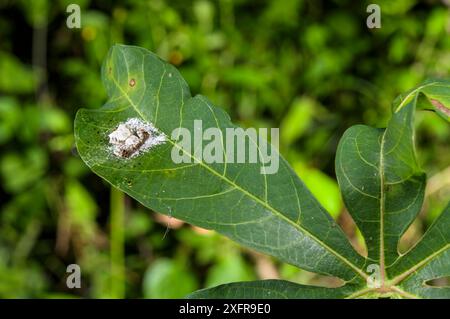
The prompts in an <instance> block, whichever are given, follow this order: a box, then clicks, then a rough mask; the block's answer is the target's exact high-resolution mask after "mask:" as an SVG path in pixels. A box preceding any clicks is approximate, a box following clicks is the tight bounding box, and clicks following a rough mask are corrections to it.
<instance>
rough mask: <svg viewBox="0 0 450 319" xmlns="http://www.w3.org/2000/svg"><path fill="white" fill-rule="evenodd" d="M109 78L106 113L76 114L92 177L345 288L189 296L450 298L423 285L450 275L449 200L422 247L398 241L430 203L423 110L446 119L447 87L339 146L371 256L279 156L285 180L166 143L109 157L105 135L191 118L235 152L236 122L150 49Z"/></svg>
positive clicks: (410, 97) (122, 49)
mask: <svg viewBox="0 0 450 319" xmlns="http://www.w3.org/2000/svg"><path fill="white" fill-rule="evenodd" d="M102 79H103V82H104V85H105V87H106V89H107V91H108V96H109V100H108V102H107V103H106V104H105V105H104V106H103V107H102V108H100V109H96V110H81V111H79V112H78V113H77V117H76V119H75V139H76V143H77V148H78V150H79V153H80V155H81V157H82V159H83V160H84V161H85V163H86V164H87V165H88V166H89V167H90V168H91V169H92V170H93V171H94V172H95V173H96V174H98V175H100V176H101V177H103V178H104V179H106V180H107V181H108V182H110V183H111V184H112V185H113V186H115V187H117V188H119V189H120V190H122V191H124V192H125V193H127V194H129V195H130V196H131V197H133V198H135V199H136V200H138V201H139V202H140V203H142V204H143V205H145V206H147V207H149V208H151V209H153V210H155V211H158V212H162V213H165V214H170V215H173V216H175V217H177V218H180V219H183V220H186V221H188V222H189V223H192V224H195V225H198V226H201V227H204V228H207V229H213V230H215V231H217V232H219V233H221V234H224V235H226V236H228V237H230V238H231V239H233V240H235V241H237V242H239V243H241V244H243V245H245V246H248V247H250V248H253V249H255V250H258V251H261V252H264V253H267V254H270V255H272V256H275V257H277V258H279V259H281V260H283V261H284V262H288V263H290V264H293V265H296V266H298V267H301V268H304V269H307V270H310V271H315V272H319V273H321V274H325V275H330V276H336V277H339V278H341V279H342V280H344V281H345V282H346V284H345V285H343V286H342V287H339V288H335V289H330V288H320V287H313V286H301V285H296V284H292V283H288V282H285V281H269V282H264V281H259V282H244V283H235V284H229V285H225V286H219V287H218V288H212V289H207V290H202V291H200V292H197V293H195V294H194V295H193V297H231V296H232V297H253V298H260V297H269V298H270V297H279V296H283V297H300V298H312V297H322V298H327V297H328V298H331V297H356V296H364V295H367V294H384V293H389V294H391V295H395V296H397V295H398V296H401V297H414V298H416V297H447V298H450V287H447V288H433V287H431V286H427V281H430V280H433V279H438V278H441V277H446V276H449V275H450V249H449V247H450V232H449V231H448V228H449V227H450V204H449V206H447V208H446V209H445V210H444V212H443V213H442V214H441V215H440V217H439V219H438V220H437V221H436V222H435V223H434V224H433V226H432V227H431V228H430V230H429V231H428V232H427V233H426V235H425V237H424V239H423V240H421V241H420V242H419V243H418V244H417V245H416V246H414V248H413V249H411V251H409V252H408V253H406V254H404V255H402V256H400V254H399V252H398V242H399V240H400V237H401V236H402V235H403V234H404V233H405V231H406V229H407V228H408V226H410V224H411V223H412V221H413V220H414V218H415V217H416V216H417V214H418V213H419V211H420V209H421V207H422V204H423V198H424V190H425V183H426V178H425V174H424V173H423V172H422V171H421V169H420V168H419V165H418V164H417V160H416V156H415V151H414V114H415V110H416V108H418V107H421V108H424V109H432V110H434V111H436V113H438V114H440V115H441V116H442V117H443V118H444V119H445V120H447V121H449V122H450V82H445V81H438V80H436V81H429V82H425V83H423V84H422V85H420V86H419V87H418V88H416V89H414V90H412V91H410V92H408V93H407V94H406V95H405V96H401V97H400V98H399V99H398V100H397V103H394V110H393V116H392V118H391V119H390V121H389V123H388V126H387V128H386V129H375V128H371V127H368V126H363V125H358V126H353V127H351V128H350V129H349V130H347V131H346V133H345V134H344V136H343V138H342V139H341V141H340V143H339V147H338V151H337V155H336V174H337V177H338V180H339V185H340V187H341V190H342V195H343V198H344V200H345V202H346V206H347V209H348V210H349V212H350V213H351V215H352V217H353V218H354V220H355V222H356V224H357V225H358V227H359V229H361V232H362V234H363V235H364V238H365V241H366V245H367V247H368V256H367V258H363V257H362V256H360V255H358V254H357V253H356V251H355V250H354V249H353V248H352V246H351V245H350V243H349V241H348V240H346V238H345V235H344V233H343V232H342V230H341V229H340V228H339V227H338V225H337V224H336V222H335V221H334V220H333V218H332V217H331V216H330V215H329V214H328V213H327V212H326V210H325V209H324V208H323V207H322V206H321V205H320V204H319V203H318V202H317V200H316V199H315V198H314V197H313V196H312V195H311V194H310V193H309V191H308V189H307V188H306V187H305V185H304V184H303V183H302V182H301V180H300V179H299V178H298V177H297V176H296V174H295V173H294V171H293V170H292V169H291V167H290V166H289V165H288V164H287V162H286V161H285V160H284V159H283V158H281V160H280V162H281V164H280V168H279V171H278V172H277V173H275V174H273V175H272V174H271V175H265V174H261V172H260V167H259V163H233V162H231V163H230V162H227V161H226V160H225V162H224V163H213V164H210V163H205V162H204V161H202V160H201V159H199V158H196V157H195V156H196V155H195V154H194V153H191V151H190V150H188V149H183V148H182V146H180V145H178V144H177V143H176V141H174V140H172V139H170V138H169V139H168V141H167V142H168V143H167V144H165V145H162V146H159V147H157V148H155V149H154V150H151V151H150V152H147V153H144V154H141V155H139V156H138V157H136V158H133V159H129V160H124V159H122V158H117V157H113V156H111V155H110V150H109V141H108V139H106V138H105V136H107V135H108V133H109V132H111V131H113V130H114V129H115V128H116V127H117V126H118V124H119V123H121V122H124V121H125V120H126V119H128V118H134V117H139V118H140V119H141V120H143V121H146V122H148V123H153V124H154V125H155V126H156V127H157V128H158V129H159V130H161V131H162V132H164V133H165V134H166V135H167V136H171V132H172V131H173V130H175V129H176V128H178V127H183V128H187V129H189V130H190V131H191V132H192V133H193V132H194V130H195V124H194V122H195V120H198V119H201V120H202V123H203V129H205V130H206V129H208V128H217V129H220V130H221V131H222V132H223V134H221V136H222V139H223V140H222V141H221V142H222V145H227V142H226V141H225V137H226V133H225V130H226V129H227V128H232V127H235V126H234V125H233V124H232V123H231V121H230V118H229V117H228V116H227V114H226V113H225V112H224V111H223V110H222V109H220V108H218V107H215V106H214V105H213V104H212V103H211V102H210V101H208V100H207V99H206V98H205V97H203V96H200V95H196V96H195V97H192V96H191V95H190V90H189V87H188V86H187V84H186V82H185V81H184V79H183V78H182V77H181V75H180V74H179V72H178V71H177V70H176V69H175V68H174V67H173V66H172V65H170V64H168V63H167V62H164V61H162V60H160V59H159V58H158V57H157V56H155V55H154V54H152V53H151V52H149V51H147V50H145V49H142V48H139V47H132V46H120V45H116V46H114V47H113V48H112V49H111V50H110V53H109V55H108V58H107V60H106V61H105V64H104V67H103V74H102ZM130 83H133V85H130ZM173 148H180V151H182V152H184V153H185V154H186V155H187V156H190V157H191V158H192V160H193V164H176V163H175V162H174V161H173V160H172V157H171V156H172V155H171V154H172V149H173ZM235 148H236V149H235V150H234V154H236V151H237V146H235ZM223 152H225V150H223ZM270 152H275V150H274V149H272V150H271V151H270ZM225 158H226V157H225ZM370 265H372V266H373V265H376V269H379V274H378V276H379V278H378V279H376V282H374V283H371V285H373V286H370V285H369V288H367V286H368V281H369V279H370V278H369V276H368V275H367V273H366V267H368V266H370Z"/></svg>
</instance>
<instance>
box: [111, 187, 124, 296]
mask: <svg viewBox="0 0 450 319" xmlns="http://www.w3.org/2000/svg"><path fill="white" fill-rule="evenodd" d="M110 213H111V220H110V238H111V240H110V242H111V244H110V254H111V256H110V257H111V297H112V298H119V299H122V298H125V252H124V245H125V237H124V221H125V195H124V193H122V192H121V191H120V190H118V189H116V188H114V187H111V205H110Z"/></svg>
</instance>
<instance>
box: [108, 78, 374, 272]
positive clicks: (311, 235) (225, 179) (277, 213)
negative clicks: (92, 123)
mask: <svg viewBox="0 0 450 319" xmlns="http://www.w3.org/2000/svg"><path fill="white" fill-rule="evenodd" d="M127 76H128V75H127ZM110 78H111V79H112V80H113V82H114V84H115V85H116V86H117V88H118V89H119V90H120V91H121V92H122V94H123V96H124V97H125V98H126V99H127V100H128V102H129V103H130V104H131V106H132V107H133V109H134V110H135V111H136V113H138V114H139V116H140V117H141V118H142V119H143V120H144V121H147V122H148V119H147V118H146V117H145V116H144V115H143V114H142V112H141V111H140V110H139V109H138V107H137V106H136V105H135V104H134V102H133V101H132V100H131V98H130V97H129V95H128V93H127V92H126V91H125V90H124V89H123V88H122V87H121V86H120V85H119V83H118V82H117V81H116V79H115V78H114V76H113V75H110ZM190 98H192V97H190ZM167 140H168V141H169V143H171V144H172V145H173V146H174V147H177V148H178V149H179V150H181V151H182V152H183V153H185V154H186V155H188V156H189V157H191V158H192V159H193V160H195V161H196V162H197V163H199V164H200V165H201V166H202V167H204V168H206V169H207V170H209V171H210V172H211V173H213V174H214V175H216V176H217V177H219V178H221V179H223V180H224V181H226V182H227V183H229V184H230V185H232V186H233V187H235V188H236V189H238V190H239V191H241V192H242V193H244V194H245V195H247V196H248V197H250V198H252V199H253V200H255V201H256V202H258V203H259V204H260V205H262V206H263V207H266V208H267V209H269V210H271V211H272V212H273V213H274V214H275V215H277V216H278V217H280V218H282V219H284V220H285V221H287V222H288V223H290V224H291V225H293V226H294V227H295V228H297V229H298V230H300V231H302V232H303V233H304V234H306V235H307V236H309V237H310V238H312V239H313V240H315V241H316V242H318V243H320V244H321V245H322V246H323V247H324V248H325V249H327V250H328V251H329V252H330V253H332V254H333V255H335V256H336V257H337V258H339V259H340V260H342V261H343V262H344V263H345V264H347V265H348V266H349V267H350V268H352V269H353V270H354V271H355V272H356V273H357V274H358V275H359V276H361V277H362V278H363V279H365V280H367V278H368V276H367V275H366V274H365V273H364V272H363V271H362V270H361V269H360V268H358V267H357V266H355V265H354V264H353V263H352V262H351V261H349V260H348V259H347V258H345V257H344V256H342V255H341V254H339V253H337V252H336V251H335V250H334V249H332V248H331V247H329V246H328V245H326V244H325V243H323V242H322V241H321V240H319V239H318V238H317V237H316V236H314V235H313V234H311V233H310V232H309V231H308V230H306V229H305V228H303V227H301V226H300V225H299V224H296V223H295V222H293V221H292V220H290V219H289V218H287V217H286V216H284V215H283V214H282V213H281V212H280V211H278V210H277V209H275V208H274V207H272V206H270V205H268V204H267V203H265V202H264V201H262V200H261V199H260V198H258V197H257V196H255V195H253V194H252V193H249V192H248V191H246V190H245V189H243V188H241V187H240V186H239V185H237V184H236V183H234V182H233V181H231V180H230V179H228V178H227V177H225V176H223V175H221V174H219V173H218V172H217V171H215V170H214V169H212V168H210V167H209V166H207V165H205V164H204V163H203V162H202V161H199V160H198V159H197V158H196V157H194V156H193V155H192V154H190V153H189V152H186V151H185V150H184V149H183V148H180V147H179V146H178V144H177V143H175V142H174V141H172V140H171V139H170V138H168V139H167Z"/></svg>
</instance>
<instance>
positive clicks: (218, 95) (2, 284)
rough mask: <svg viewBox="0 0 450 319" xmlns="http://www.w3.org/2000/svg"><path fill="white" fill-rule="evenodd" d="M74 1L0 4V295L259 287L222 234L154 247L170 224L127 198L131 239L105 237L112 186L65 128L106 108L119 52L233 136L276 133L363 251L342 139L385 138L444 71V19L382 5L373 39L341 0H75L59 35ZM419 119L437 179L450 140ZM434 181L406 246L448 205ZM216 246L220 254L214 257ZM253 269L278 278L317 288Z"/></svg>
mask: <svg viewBox="0 0 450 319" xmlns="http://www.w3.org/2000/svg"><path fill="white" fill-rule="evenodd" d="M70 3H73V1H69V0H58V1H50V0H36V1H27V0H19V1H11V0H6V1H1V3H0V9H1V10H0V38H1V39H2V41H0V95H1V99H0V147H1V152H0V180H1V185H0V198H1V201H0V210H1V213H0V230H1V231H0V296H1V297H15V296H17V297H32V296H54V295H56V294H61V293H64V295H65V296H68V295H73V294H76V295H82V296H86V297H123V296H124V295H126V296H129V297H140V296H145V297H161V296H164V297H181V296H183V295H185V294H186V293H188V292H190V291H193V290H195V289H197V288H203V287H210V286H214V285H216V284H219V283H223V282H232V281H240V280H253V279H257V278H261V277H265V276H267V275H264V274H261V271H260V268H263V267H260V266H261V260H260V257H255V255H254V254H253V253H252V252H249V251H248V250H245V249H244V250H241V249H240V248H239V247H238V246H237V245H235V244H233V243H232V242H230V241H227V240H225V239H224V238H223V237H221V236H217V235H215V234H208V235H204V234H203V233H201V232H197V230H193V229H191V228H190V227H187V226H183V227H182V228H181V229H179V230H177V231H176V232H168V234H167V235H166V236H165V237H164V234H165V231H166V225H167V221H164V222H162V224H160V223H159V222H158V220H159V218H155V215H153V214H149V213H148V210H146V209H144V208H143V207H142V206H140V205H137V204H136V203H134V202H130V201H128V200H127V201H126V205H125V210H126V213H125V214H126V216H125V221H124V223H125V224H124V225H125V227H124V228H125V230H124V231H122V232H121V231H120V230H119V231H118V232H116V231H113V230H110V227H109V225H110V217H109V216H110V212H109V210H110V205H109V198H110V196H111V195H110V186H109V185H107V184H106V183H101V182H99V179H98V178H96V176H94V174H92V173H91V172H90V171H89V169H87V167H86V166H85V164H84V163H83V162H82V161H81V159H80V158H79V157H77V155H76V152H75V151H74V149H73V145H74V139H73V134H72V131H73V127H72V120H73V118H74V116H75V112H76V110H78V109H79V108H80V107H88V108H96V107H97V106H98V105H102V104H103V103H104V101H105V99H106V97H107V96H106V92H105V90H104V88H103V86H102V83H101V80H100V75H99V72H98V70H99V68H100V66H101V63H102V61H103V59H104V57H105V56H106V54H107V52H108V49H109V48H110V47H111V45H113V44H114V43H130V44H131V43H132V44H135V45H139V46H141V47H145V48H147V49H150V50H151V51H153V52H156V53H157V54H158V56H160V57H162V58H163V59H165V60H167V61H169V62H170V63H171V64H173V65H175V66H177V68H178V69H179V70H180V72H181V74H182V75H183V77H184V78H185V79H186V80H187V82H188V83H189V84H190V88H191V90H192V92H193V93H201V94H203V95H205V96H208V97H209V98H210V99H211V100H212V101H214V102H215V103H216V104H218V105H221V106H223V107H225V109H226V111H227V112H228V113H229V114H230V116H231V118H233V120H234V121H235V122H236V123H238V124H239V125H241V126H244V127H248V126H252V127H281V133H282V135H281V147H280V151H281V153H282V154H283V155H284V156H285V158H286V159H287V161H288V162H289V163H290V164H291V166H292V167H293V169H294V170H295V172H296V173H297V174H298V175H300V177H301V178H302V180H303V181H304V182H305V184H306V185H307V186H308V188H309V189H310V190H311V192H312V193H313V194H314V196H315V197H316V198H317V199H318V201H319V202H320V204H321V205H323V207H324V208H325V209H326V210H328V211H329V212H330V214H331V215H332V216H333V217H334V218H335V219H337V220H338V223H339V224H340V225H342V226H343V227H344V229H345V231H346V233H347V234H348V235H350V237H351V240H352V243H353V244H354V245H355V247H357V249H358V250H359V251H360V250H364V241H363V240H362V236H361V235H360V234H359V232H358V231H355V228H354V226H353V224H352V223H349V222H348V220H349V218H348V214H347V213H346V210H345V208H344V205H343V201H342V199H341V196H340V193H339V188H338V185H337V183H336V181H335V179H334V178H331V176H334V163H333V159H334V153H335V150H336V146H337V142H338V140H339V138H340V137H341V135H342V133H343V131H344V130H345V129H346V128H347V127H349V126H351V125H353V124H355V123H368V124H370V125H372V126H376V127H381V126H385V123H386V120H387V119H388V116H389V113H390V112H389V107H390V103H391V101H392V99H393V98H394V97H395V96H396V95H397V94H398V93H399V92H404V91H406V90H407V89H409V88H411V87H414V86H415V85H417V84H418V83H420V82H421V81H423V80H424V79H425V78H428V77H432V76H437V77H442V76H445V75H447V74H448V73H449V71H450V65H449V61H450V60H449V59H448V52H449V49H450V38H449V37H448V36H447V32H448V31H447V30H446V21H447V17H448V11H447V8H446V7H445V5H444V4H443V3H442V2H441V1H439V0H432V1H427V2H423V1H418V0H398V1H390V0H383V1H378V3H379V4H380V5H381V7H382V23H383V26H382V28H381V29H379V30H368V29H367V28H366V25H365V19H366V17H367V13H366V12H365V5H366V4H364V5H362V4H361V3H356V2H354V1H347V0H344V1H342V0H333V1H326V2H320V3H318V2H317V1H311V0H286V1H277V0H266V1H253V0H233V1H231V0H230V1H210V0H196V1H192V2H191V1H184V0H170V1H168V0H154V1H153V0H152V1H139V0H126V1H123V2H121V3H119V2H115V3H114V4H109V3H106V2H104V1H100V0H82V1H76V3H78V4H79V5H80V7H81V13H82V28H81V29H68V28H67V26H66V24H65V22H66V21H65V19H66V17H67V13H66V7H67V5H69V4H70ZM368 3H370V1H367V4H368ZM24 35H25V36H24ZM45 52H46V53H47V54H46V56H47V61H46V63H45V59H43V57H45ZM387 75H389V76H387ZM417 118H418V120H417V123H418V132H419V134H418V135H417V142H418V145H419V147H420V150H421V152H419V154H418V155H419V156H420V162H421V163H423V167H424V168H425V169H426V171H427V172H428V173H430V175H431V176H432V175H435V174H437V176H445V175H442V172H445V168H446V167H447V166H448V163H449V162H450V153H449V152H448V139H449V136H450V133H449V132H450V130H449V129H448V126H447V125H445V123H444V122H443V121H441V120H439V119H437V117H435V116H431V115H428V114H427V113H425V112H420V113H418V114H417ZM319 127H320V129H317V128H319ZM443 181H444V179H443V178H442V177H441V178H437V179H436V178H434V179H432V181H431V182H430V183H429V185H431V187H430V188H429V191H427V196H426V198H425V207H426V208H427V209H426V214H420V216H419V217H420V218H419V219H418V220H416V222H414V223H413V225H412V227H411V229H410V231H409V232H408V233H407V234H406V235H405V238H404V239H405V241H401V243H400V244H401V249H402V250H404V249H405V248H407V247H408V246H409V245H410V244H411V243H412V242H414V241H415V240H416V239H417V238H418V237H419V236H420V235H421V234H422V232H423V229H425V228H426V227H427V226H428V225H430V223H431V222H432V221H433V220H434V219H435V218H436V216H438V215H439V213H440V212H441V211H442V209H443V208H444V205H445V204H446V202H445V200H446V199H447V198H448V187H447V188H446V187H445V183H443ZM112 224H114V223H112ZM175 224H176V222H175V221H174V220H170V221H169V225H171V226H174V225H175ZM114 225H116V224H114ZM109 233H111V235H112V234H113V233H114V234H115V233H118V234H119V236H118V237H119V239H120V234H121V233H123V236H124V237H123V242H122V244H123V245H122V246H124V247H122V249H123V250H124V251H123V254H124V256H123V258H121V257H120V256H121V253H120V251H119V252H116V253H113V252H112V251H111V249H110V247H109V238H110V237H111V238H116V237H117V236H116V237H115V236H109ZM163 237H164V238H165V239H164V240H161V239H162V238H163ZM222 245H226V246H227V247H229V249H227V250H226V251H227V254H225V253H223V251H222V250H217V249H213V248H211V246H212V247H217V246H222ZM113 246H114V247H116V248H117V247H120V246H121V245H120V240H119V242H118V243H116V244H114V245H113ZM111 256H116V257H115V258H112V260H111ZM117 256H118V257H119V258H117ZM262 261H263V262H264V263H265V264H266V265H267V264H269V265H271V267H272V270H273V269H274V270H275V273H274V272H273V271H271V272H270V273H271V275H272V277H273V276H274V275H275V277H277V276H278V277H281V278H283V279H289V280H291V281H294V282H302V283H319V282H322V280H327V279H324V278H321V277H319V276H315V275H313V274H311V273H309V272H306V271H303V270H299V269H298V268H297V267H294V266H291V265H288V264H286V263H283V262H278V261H274V260H267V259H263V260H262ZM73 262H76V263H78V264H79V265H80V266H81V268H82V270H83V272H82V273H83V281H82V282H83V288H82V289H81V290H77V291H74V290H68V289H67V288H66V286H65V275H66V272H65V271H66V265H67V264H70V263H73ZM111 263H112V264H114V265H117V266H116V267H115V268H114V269H118V268H124V266H125V264H126V273H125V276H113V275H112V272H111V271H110V264H111ZM158 265H164V267H163V266H158ZM255 265H256V266H257V267H255ZM255 268H256V269H255ZM168 269H171V270H170V271H169V270H168ZM123 271H124V270H123V269H122V272H123ZM144 274H146V275H145V276H144V277H143V275H144ZM177 278H184V279H183V281H185V282H188V283H189V284H188V285H186V287H181V288H180V289H172V288H173V287H175V285H170V284H167V283H170V282H173V281H175V280H177ZM113 281H114V282H116V284H115V285H113V286H115V287H117V283H118V284H119V285H122V288H121V289H114V287H112V282H113ZM326 282H327V283H329V281H326ZM332 282H334V281H332ZM125 283H126V287H125V288H126V290H124V288H123V286H124V285H125ZM60 296H63V295H60Z"/></svg>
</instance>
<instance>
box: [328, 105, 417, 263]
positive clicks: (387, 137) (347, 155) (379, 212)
mask: <svg viewBox="0 0 450 319" xmlns="http://www.w3.org/2000/svg"><path fill="white" fill-rule="evenodd" d="M414 110H415V109H414V105H413V104H412V103H410V104H408V106H407V107H404V108H403V109H401V110H400V111H399V112H397V113H395V114H394V115H393V117H392V119H391V120H390V122H389V124H388V127H387V128H386V129H375V128H371V127H368V126H365V125H357V126H353V127H351V128H350V129H348V130H347V131H346V132H345V133H344V135H343V137H342V139H341V141H340V143H339V146H338V150H337V154H336V175H337V179H338V182H339V186H340V188H341V192H342V196H343V198H344V202H345V204H346V206H347V209H348V210H349V212H350V213H351V215H352V217H353V218H354V220H355V223H356V224H357V226H358V227H359V228H360V230H361V232H362V234H363V235H364V237H365V239H366V245H367V247H368V257H369V259H370V260H372V261H373V262H375V263H379V264H380V266H381V267H383V268H384V263H386V264H387V265H389V264H391V263H392V262H394V260H395V259H396V258H397V257H398V251H397V244H398V241H399V239H400V236H401V235H402V234H403V233H404V232H405V231H406V229H407V228H408V226H409V225H410V224H411V222H412V221H413V220H414V218H415V217H416V215H417V213H418V212H419V211H420V208H421V206H422V201H423V196H424V189H425V174H423V173H422V171H421V170H420V169H419V167H418V165H417V163H416V160H415V154H414V145H413V130H414V127H413V114H414Z"/></svg>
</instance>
